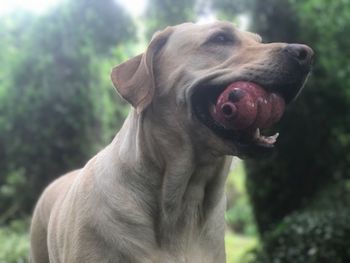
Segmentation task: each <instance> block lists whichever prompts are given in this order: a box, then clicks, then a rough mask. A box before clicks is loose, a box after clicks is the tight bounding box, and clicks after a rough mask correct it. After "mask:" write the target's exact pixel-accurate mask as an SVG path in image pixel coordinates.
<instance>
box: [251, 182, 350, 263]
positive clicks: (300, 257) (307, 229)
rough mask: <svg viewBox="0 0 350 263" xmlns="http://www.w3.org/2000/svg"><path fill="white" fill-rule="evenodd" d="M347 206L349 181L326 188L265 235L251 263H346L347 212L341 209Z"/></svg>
mask: <svg viewBox="0 0 350 263" xmlns="http://www.w3.org/2000/svg"><path fill="white" fill-rule="evenodd" d="M349 205H350V184H349V181H345V183H344V182H338V183H337V184H334V185H332V186H329V187H327V188H326V189H324V190H323V191H321V192H320V193H319V194H318V195H316V196H315V198H314V200H313V202H312V203H310V204H309V205H308V206H307V207H305V208H304V209H303V210H301V211H299V212H295V213H293V214H291V215H288V216H286V217H285V218H284V219H283V220H282V221H281V222H280V223H279V224H278V225H277V226H276V227H275V228H274V230H271V231H267V232H265V234H264V236H263V247H262V248H261V249H260V250H259V251H256V252H255V259H254V260H252V261H251V262H254V263H289V262H290V263H306V262H307V263H323V262H324V263H328V262H332V263H347V262H350V249H349V243H350V224H349V218H350V211H349V210H347V209H344V208H347V207H349ZM252 254H254V253H252Z"/></svg>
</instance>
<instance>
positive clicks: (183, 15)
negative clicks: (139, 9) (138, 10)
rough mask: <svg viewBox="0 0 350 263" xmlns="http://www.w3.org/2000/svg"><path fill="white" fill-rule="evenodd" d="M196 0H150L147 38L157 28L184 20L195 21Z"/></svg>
mask: <svg viewBox="0 0 350 263" xmlns="http://www.w3.org/2000/svg"><path fill="white" fill-rule="evenodd" d="M195 2H196V1H195V0H178V1H176V2H174V1H172V0H149V3H148V8H147V10H146V17H147V26H146V28H147V32H146V35H147V38H148V39H150V38H151V36H152V34H153V33H154V32H156V31H157V30H161V29H164V28H165V27H167V26H173V25H177V24H180V23H184V22H189V21H193V20H194V18H195V13H194V5H195Z"/></svg>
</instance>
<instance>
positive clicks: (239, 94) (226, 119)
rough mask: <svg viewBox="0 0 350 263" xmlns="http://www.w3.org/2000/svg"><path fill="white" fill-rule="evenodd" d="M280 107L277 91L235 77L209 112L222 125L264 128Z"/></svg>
mask: <svg viewBox="0 0 350 263" xmlns="http://www.w3.org/2000/svg"><path fill="white" fill-rule="evenodd" d="M284 108H285V102H284V99H283V98H282V97H281V96H279V95H278V94H276V93H272V92H267V91H265V90H264V89H263V88H262V87H260V86H258V85H257V84H254V83H251V82H245V81H238V82H234V83H232V84H231V85H230V86H228V87H227V88H226V89H225V90H224V91H223V92H222V93H221V94H220V96H219V97H218V99H217V102H216V104H215V106H214V107H212V109H211V115H212V117H213V118H214V120H216V121H217V122H218V123H220V124H221V125H222V126H224V127H225V128H226V129H231V130H244V129H256V128H267V127H269V126H271V125H272V124H274V123H276V122H277V121H278V120H279V119H280V118H281V117H282V114H283V112H284Z"/></svg>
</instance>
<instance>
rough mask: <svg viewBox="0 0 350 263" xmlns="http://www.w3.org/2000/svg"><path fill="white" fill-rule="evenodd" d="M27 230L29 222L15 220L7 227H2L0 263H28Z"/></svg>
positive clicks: (0, 234) (0, 230)
mask: <svg viewBox="0 0 350 263" xmlns="http://www.w3.org/2000/svg"><path fill="white" fill-rule="evenodd" d="M27 228H28V221H27V220H14V221H11V223H10V224H9V225H8V226H7V227H0V263H26V262H28V255H29V242H28V230H27Z"/></svg>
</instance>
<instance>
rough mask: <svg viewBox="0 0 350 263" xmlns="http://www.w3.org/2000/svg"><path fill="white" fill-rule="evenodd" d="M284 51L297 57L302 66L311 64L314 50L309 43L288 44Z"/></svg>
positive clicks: (294, 57) (290, 55)
mask: <svg viewBox="0 0 350 263" xmlns="http://www.w3.org/2000/svg"><path fill="white" fill-rule="evenodd" d="M284 51H285V52H286V53H287V54H288V55H289V57H291V58H293V59H295V60H296V61H297V62H298V63H299V64H300V65H301V66H304V67H309V66H311V64H312V60H313V56H314V51H313V50H312V49H311V48H310V47H308V46H307V45H302V44H288V45H286V46H285V48H284Z"/></svg>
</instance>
